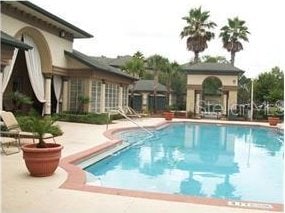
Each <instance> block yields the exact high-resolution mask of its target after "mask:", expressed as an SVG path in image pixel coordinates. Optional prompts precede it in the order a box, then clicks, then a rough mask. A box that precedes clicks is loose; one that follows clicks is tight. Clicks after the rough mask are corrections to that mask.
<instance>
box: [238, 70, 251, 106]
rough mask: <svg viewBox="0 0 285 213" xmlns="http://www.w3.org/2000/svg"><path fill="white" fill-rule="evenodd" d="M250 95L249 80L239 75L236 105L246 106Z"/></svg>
mask: <svg viewBox="0 0 285 213" xmlns="http://www.w3.org/2000/svg"><path fill="white" fill-rule="evenodd" d="M250 95H251V79H250V78H247V77H246V76H245V75H241V76H240V77H239V81H238V103H239V104H248V103H250Z"/></svg>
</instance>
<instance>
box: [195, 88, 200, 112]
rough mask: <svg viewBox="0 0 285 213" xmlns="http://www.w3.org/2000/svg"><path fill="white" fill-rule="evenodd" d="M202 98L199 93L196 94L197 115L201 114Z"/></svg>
mask: <svg viewBox="0 0 285 213" xmlns="http://www.w3.org/2000/svg"><path fill="white" fill-rule="evenodd" d="M200 97H201V94H200V92H197V93H196V103H195V106H196V107H195V113H196V114H200Z"/></svg>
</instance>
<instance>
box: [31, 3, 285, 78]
mask: <svg viewBox="0 0 285 213" xmlns="http://www.w3.org/2000/svg"><path fill="white" fill-rule="evenodd" d="M31 2H32V3H34V4H36V5H38V6H40V7H42V8H43V9H45V10H47V11H49V12H51V13H53V14H54V15H56V16H58V17H60V18H62V19H64V20H65V21H68V22H70V23H71V24H73V25H75V26H77V27H79V28H80V29H82V30H84V31H86V32H88V33H90V34H92V35H93V36H94V38H89V39H76V40H75V41H74V46H73V48H74V49H76V50H78V51H81V52H83V53H85V54H87V55H91V56H102V55H104V56H106V57H113V58H114V57H117V56H122V55H133V54H134V53H135V52H136V51H140V52H142V53H143V54H144V56H145V57H146V58H147V57H149V56H151V55H154V54H159V55H162V56H164V57H167V58H168V59H169V60H170V61H171V62H173V61H176V62H178V63H179V64H184V63H187V62H189V61H190V60H191V59H192V58H193V57H194V54H193V52H189V51H188V50H187V48H186V38H184V39H181V37H180V32H181V31H182V30H183V27H184V26H185V25H186V21H185V20H182V17H184V16H187V15H188V14H189V11H190V9H192V8H198V7H200V6H201V7H202V10H203V11H210V18H209V19H210V20H211V21H214V22H215V23H216V24H217V25H218V26H217V27H216V28H215V29H214V33H215V35H216V36H215V39H214V40H211V41H210V42H208V48H207V49H206V50H205V51H204V52H202V53H200V55H201V56H203V55H211V56H217V55H219V56H224V57H226V59H228V60H230V53H229V52H227V50H225V49H224V48H223V47H222V41H221V39H220V38H219V33H220V28H221V27H223V26H224V25H226V24H227V20H228V18H234V17H236V16H238V17H239V19H241V20H245V21H246V26H247V27H248V29H249V31H250V35H249V36H248V37H249V42H243V47H244V49H243V50H242V51H240V52H238V53H237V54H236V58H235V66H236V67H238V68H240V69H242V70H244V71H245V75H246V76H247V77H250V78H256V77H257V76H258V75H259V74H260V73H262V72H265V71H270V70H271V68H273V67H275V66H278V67H280V68H281V69H282V70H283V71H284V69H285V58H284V50H285V42H284V31H285V26H284V20H285V13H284V8H283V7H282V6H283V4H282V3H283V0H271V1H268V0H262V1H252V0H238V1H237V0H215V1H214V0H195V1H194V0H193V1H191V0H100V1H99V0H93V1H91V0H81V1H70V0H57V1H55V0H49V1H46V0H31Z"/></svg>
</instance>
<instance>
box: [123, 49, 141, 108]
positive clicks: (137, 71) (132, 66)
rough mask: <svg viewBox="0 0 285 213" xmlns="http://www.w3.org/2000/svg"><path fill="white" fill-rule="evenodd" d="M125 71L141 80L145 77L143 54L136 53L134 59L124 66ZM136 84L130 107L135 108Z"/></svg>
mask: <svg viewBox="0 0 285 213" xmlns="http://www.w3.org/2000/svg"><path fill="white" fill-rule="evenodd" d="M123 70H125V71H127V73H129V74H130V75H132V76H133V77H137V76H138V77H139V78H141V77H142V76H143V75H144V71H145V66H144V56H143V54H142V53H140V52H139V51H138V52H136V53H135V54H134V55H133V57H132V60H130V61H128V62H127V63H126V64H125V65H124V66H123ZM134 84H135V82H134V83H133V85H132V88H131V99H130V106H131V107H132V108H133V107H134V101H133V100H134V86H135V85H134Z"/></svg>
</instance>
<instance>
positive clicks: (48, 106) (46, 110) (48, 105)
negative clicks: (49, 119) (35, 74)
mask: <svg viewBox="0 0 285 213" xmlns="http://www.w3.org/2000/svg"><path fill="white" fill-rule="evenodd" d="M51 77H52V75H51V74H45V99H46V102H45V104H44V114H45V115H50V114H51Z"/></svg>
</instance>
